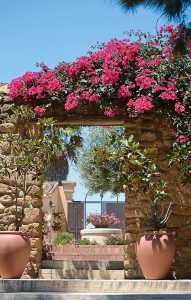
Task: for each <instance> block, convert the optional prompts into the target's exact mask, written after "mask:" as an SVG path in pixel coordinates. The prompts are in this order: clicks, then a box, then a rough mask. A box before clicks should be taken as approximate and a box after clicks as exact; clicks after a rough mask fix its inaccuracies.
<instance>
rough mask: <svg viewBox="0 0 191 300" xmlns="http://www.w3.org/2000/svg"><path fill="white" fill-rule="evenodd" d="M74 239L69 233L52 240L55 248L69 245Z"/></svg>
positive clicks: (61, 234)
mask: <svg viewBox="0 0 191 300" xmlns="http://www.w3.org/2000/svg"><path fill="white" fill-rule="evenodd" d="M72 239H73V235H72V234H71V233H69V232H63V233H58V234H57V236H56V237H55V238H54V239H53V240H52V244H53V245H54V246H59V245H65V244H69V243H70V242H71V241H72Z"/></svg>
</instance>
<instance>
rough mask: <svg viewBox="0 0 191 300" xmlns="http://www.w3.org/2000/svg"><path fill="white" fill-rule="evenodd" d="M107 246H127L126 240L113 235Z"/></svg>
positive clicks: (109, 238)
mask: <svg viewBox="0 0 191 300" xmlns="http://www.w3.org/2000/svg"><path fill="white" fill-rule="evenodd" d="M106 244H107V245H126V240H124V239H123V238H122V237H118V236H115V235H111V236H109V237H108V239H107V241H106Z"/></svg>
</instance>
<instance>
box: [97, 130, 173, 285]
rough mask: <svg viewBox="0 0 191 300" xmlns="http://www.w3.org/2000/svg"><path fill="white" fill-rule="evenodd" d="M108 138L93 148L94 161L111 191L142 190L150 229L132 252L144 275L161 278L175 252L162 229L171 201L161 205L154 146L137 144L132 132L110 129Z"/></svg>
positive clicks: (161, 185) (163, 184)
mask: <svg viewBox="0 0 191 300" xmlns="http://www.w3.org/2000/svg"><path fill="white" fill-rule="evenodd" d="M109 139H110V143H111V144H112V145H113V147H108V148H107V149H106V148H101V147H100V146H99V147H95V148H94V149H93V151H92V156H93V158H94V163H95V164H98V165H99V166H100V167H101V168H104V169H105V170H108V174H110V176H112V184H113V189H114V190H115V191H118V192H126V193H127V192H131V191H133V192H137V193H143V194H144V195H145V196H146V198H147V199H148V203H147V204H148V205H147V209H141V211H142V212H143V214H144V215H145V221H146V222H147V227H150V228H151V229H152V230H149V232H144V233H141V234H140V235H139V236H138V238H137V243H136V254H137V258H138V261H139V264H140V266H141V269H142V271H143V274H144V276H145V278H147V279H161V278H165V277H166V275H167V273H168V270H169V268H170V265H171V263H172V259H173V257H174V254H175V246H174V241H173V238H172V235H171V234H170V233H167V232H166V231H164V228H165V226H166V222H167V220H168V219H169V217H170V215H171V212H172V205H173V203H170V204H168V205H167V207H166V209H164V205H163V203H162V202H163V201H164V199H165V198H166V197H167V192H166V188H167V184H168V183H167V182H166V181H164V180H162V178H161V174H160V173H159V172H158V171H157V165H156V163H155V158H154V157H153V154H154V151H155V148H144V149H143V148H141V146H140V145H139V143H137V142H135V141H134V138H133V136H132V135H131V136H129V137H128V138H125V137H123V138H122V139H118V138H117V135H116V133H115V132H113V133H111V135H110V138H109ZM165 205H166V203H165Z"/></svg>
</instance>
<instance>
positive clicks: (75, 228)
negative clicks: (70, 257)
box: [74, 206, 78, 240]
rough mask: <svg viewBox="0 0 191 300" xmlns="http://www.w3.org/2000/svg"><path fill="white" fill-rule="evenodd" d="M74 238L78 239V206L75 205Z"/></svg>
mask: <svg viewBox="0 0 191 300" xmlns="http://www.w3.org/2000/svg"><path fill="white" fill-rule="evenodd" d="M74 238H75V240H77V239H78V207H77V206H74Z"/></svg>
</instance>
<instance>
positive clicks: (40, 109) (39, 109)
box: [34, 106, 46, 117]
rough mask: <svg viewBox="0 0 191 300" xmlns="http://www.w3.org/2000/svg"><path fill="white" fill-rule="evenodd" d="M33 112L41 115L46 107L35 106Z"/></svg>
mask: <svg viewBox="0 0 191 300" xmlns="http://www.w3.org/2000/svg"><path fill="white" fill-rule="evenodd" d="M34 112H35V114H36V115H37V116H39V117H42V116H44V115H45V113H46V108H45V107H44V106H36V107H35V108H34Z"/></svg>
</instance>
